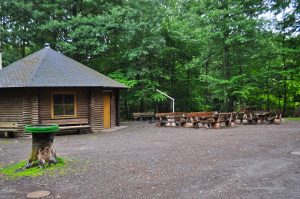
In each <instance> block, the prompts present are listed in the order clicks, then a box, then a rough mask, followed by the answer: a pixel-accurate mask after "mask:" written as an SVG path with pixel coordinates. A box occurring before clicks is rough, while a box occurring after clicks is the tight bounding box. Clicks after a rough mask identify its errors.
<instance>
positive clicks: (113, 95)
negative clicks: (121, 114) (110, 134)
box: [110, 92, 117, 127]
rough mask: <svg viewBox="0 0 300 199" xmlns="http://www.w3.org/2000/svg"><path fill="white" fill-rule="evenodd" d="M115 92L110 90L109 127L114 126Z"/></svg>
mask: <svg viewBox="0 0 300 199" xmlns="http://www.w3.org/2000/svg"><path fill="white" fill-rule="evenodd" d="M116 116H117V114H116V94H115V92H112V94H111V102H110V125H111V127H115V126H116V119H117V117H116Z"/></svg>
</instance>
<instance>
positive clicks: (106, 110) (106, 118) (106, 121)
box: [103, 94, 110, 129]
mask: <svg viewBox="0 0 300 199" xmlns="http://www.w3.org/2000/svg"><path fill="white" fill-rule="evenodd" d="M103 127H104V128H105V129H108V128H110V94H105V95H104V96H103Z"/></svg>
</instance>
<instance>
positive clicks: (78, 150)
mask: <svg viewBox="0 0 300 199" xmlns="http://www.w3.org/2000/svg"><path fill="white" fill-rule="evenodd" d="M123 125H127V126H129V127H128V128H126V129H121V130H118V131H115V132H105V133H97V134H83V135H68V136H57V137H56V138H55V140H54V143H55V145H56V146H55V147H56V150H57V153H58V155H59V156H61V157H63V158H65V159H69V160H70V163H69V166H68V171H66V172H65V173H62V174H55V175H46V176H45V175H44V176H39V177H35V178H21V179H17V180H7V179H5V178H4V177H1V176H0V198H1V199H2V198H3V199H4V198H5V199H7V198H25V197H26V194H27V193H29V192H33V191H39V190H47V191H50V192H51V195H50V196H47V197H45V198H172V199H173V198H272V199H276V198H280V199H281V198H300V156H299V155H294V154H292V153H291V152H293V151H300V122H297V121H289V122H284V123H283V124H282V125H255V126H250V125H249V126H237V127H234V128H227V129H218V130H217V129H187V128H158V127H155V124H149V123H146V122H132V123H126V124H123ZM0 149H1V150H0V152H1V153H0V165H1V166H5V165H8V164H10V163H14V162H18V161H20V160H23V159H27V158H28V155H29V154H30V151H31V139H30V138H16V139H0Z"/></svg>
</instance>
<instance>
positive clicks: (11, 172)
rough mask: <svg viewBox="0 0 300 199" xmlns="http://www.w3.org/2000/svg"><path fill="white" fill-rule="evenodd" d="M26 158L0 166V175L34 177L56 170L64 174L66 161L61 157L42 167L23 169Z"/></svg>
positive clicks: (14, 177) (13, 177)
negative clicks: (55, 161) (54, 162)
mask: <svg viewBox="0 0 300 199" xmlns="http://www.w3.org/2000/svg"><path fill="white" fill-rule="evenodd" d="M26 162H27V161H26V160H22V161H20V162H18V163H15V164H11V165H8V166H7V167H3V168H0V175H3V176H6V177H8V178H9V179H16V178H21V177H36V176H41V175H44V174H46V173H50V174H52V173H54V171H58V173H59V174H64V168H65V166H66V161H65V160H64V159H63V158H60V157H58V158H57V163H56V164H51V165H50V166H49V165H47V164H46V165H45V166H44V168H40V167H33V168H29V169H23V168H24V166H25V165H26Z"/></svg>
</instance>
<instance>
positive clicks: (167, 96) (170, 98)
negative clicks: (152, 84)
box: [156, 89, 175, 113]
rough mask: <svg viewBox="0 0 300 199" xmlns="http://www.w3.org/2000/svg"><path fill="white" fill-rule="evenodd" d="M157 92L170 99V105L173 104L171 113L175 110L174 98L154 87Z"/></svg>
mask: <svg viewBox="0 0 300 199" xmlns="http://www.w3.org/2000/svg"><path fill="white" fill-rule="evenodd" d="M156 91H157V92H159V93H160V94H162V95H164V96H166V97H167V98H169V99H171V100H172V105H173V113H174V112H175V99H174V98H173V97H170V96H169V95H167V94H166V93H164V92H162V91H160V90H158V89H156Z"/></svg>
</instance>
